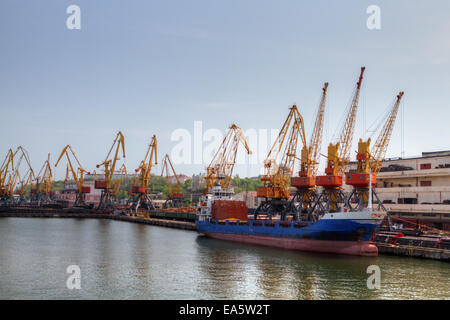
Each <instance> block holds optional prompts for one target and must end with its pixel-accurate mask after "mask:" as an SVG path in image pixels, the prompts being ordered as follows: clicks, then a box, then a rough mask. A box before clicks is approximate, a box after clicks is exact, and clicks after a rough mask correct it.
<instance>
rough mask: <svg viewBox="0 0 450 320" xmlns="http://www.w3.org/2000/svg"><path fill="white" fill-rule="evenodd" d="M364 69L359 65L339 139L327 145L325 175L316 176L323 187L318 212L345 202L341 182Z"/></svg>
mask: <svg viewBox="0 0 450 320" xmlns="http://www.w3.org/2000/svg"><path fill="white" fill-rule="evenodd" d="M364 71H365V67H361V72H360V74H359V79H358V82H357V83H356V89H355V92H354V94H353V98H352V102H351V105H350V107H349V109H348V112H347V116H346V119H345V122H344V125H343V127H342V130H341V132H340V136H339V140H338V142H337V143H335V144H333V143H330V144H329V146H328V156H327V167H326V168H325V174H326V175H324V176H317V177H316V185H317V186H321V187H323V190H322V192H321V194H320V196H319V199H318V200H317V205H318V206H319V211H320V212H335V211H339V210H340V209H341V207H342V206H343V205H344V204H345V194H344V192H343V191H342V184H343V178H344V172H345V169H346V167H347V164H348V163H349V161H350V149H351V145H352V140H353V134H354V130H355V122H356V114H357V111H358V103H359V94H360V91H361V85H362V80H363V76H364Z"/></svg>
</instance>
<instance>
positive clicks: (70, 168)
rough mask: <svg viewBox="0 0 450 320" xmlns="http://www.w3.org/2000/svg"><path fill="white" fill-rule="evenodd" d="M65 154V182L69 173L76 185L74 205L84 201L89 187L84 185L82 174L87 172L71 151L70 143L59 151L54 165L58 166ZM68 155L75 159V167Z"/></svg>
mask: <svg viewBox="0 0 450 320" xmlns="http://www.w3.org/2000/svg"><path fill="white" fill-rule="evenodd" d="M64 155H65V156H66V159H67V169H66V178H65V180H64V181H65V183H67V181H68V179H69V173H70V174H71V175H72V179H73V181H74V182H75V185H76V186H77V198H76V200H75V205H76V206H77V205H81V204H84V202H85V196H84V194H85V193H89V192H90V191H91V190H90V187H84V186H83V183H84V174H85V173H88V172H87V171H86V170H85V169H83V167H82V165H81V163H80V161H79V160H78V158H77V156H76V154H75V152H74V151H73V149H72V147H71V146H70V145H67V146H65V147H64V148H63V150H62V151H61V154H60V155H59V158H58V160H57V161H56V163H55V167H57V166H58V163H59V162H60V161H61V159H62V158H63V156H64ZM70 155H72V157H73V158H74V159H75V163H76V164H77V165H78V167H77V168H76V169H75V167H74V164H73V162H72V161H71V160H70Z"/></svg>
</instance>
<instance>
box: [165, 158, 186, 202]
mask: <svg viewBox="0 0 450 320" xmlns="http://www.w3.org/2000/svg"><path fill="white" fill-rule="evenodd" d="M170 169H171V170H172V174H173V177H174V178H175V181H176V183H175V185H174V186H172V181H171V179H170V175H169V171H170ZM164 172H165V173H166V180H167V201H166V202H165V203H164V207H173V208H179V207H182V206H183V200H184V194H183V192H182V191H181V187H180V179H179V178H178V176H177V173H176V172H175V169H174V167H173V165H172V161H170V158H169V155H168V154H166V155H165V156H164V159H163V162H162V167H161V177H162V176H163V175H164Z"/></svg>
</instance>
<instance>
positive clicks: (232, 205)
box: [211, 200, 248, 221]
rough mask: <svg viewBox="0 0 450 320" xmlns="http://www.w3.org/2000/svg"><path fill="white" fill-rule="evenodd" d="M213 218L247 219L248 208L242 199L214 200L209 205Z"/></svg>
mask: <svg viewBox="0 0 450 320" xmlns="http://www.w3.org/2000/svg"><path fill="white" fill-rule="evenodd" d="M211 214H212V218H213V219H219V220H226V219H238V220H245V221H246V220H247V219H248V208H247V206H246V204H245V202H244V201H234V200H216V201H214V202H213V204H212V206H211Z"/></svg>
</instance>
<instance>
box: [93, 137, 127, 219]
mask: <svg viewBox="0 0 450 320" xmlns="http://www.w3.org/2000/svg"><path fill="white" fill-rule="evenodd" d="M114 147H115V151H114V153H113V156H112V157H111V152H112V151H113V149H114ZM120 150H122V157H123V158H125V138H124V136H123V134H122V132H120V131H119V132H118V133H117V135H116V138H115V139H114V141H113V144H112V146H111V148H110V149H109V152H108V154H107V155H106V158H105V160H104V161H103V162H102V163H100V164H98V165H97V166H96V167H97V168H100V167H103V168H104V169H103V170H104V179H103V180H95V184H94V187H95V189H100V190H102V194H101V196H100V203H99V205H98V207H97V210H105V209H108V208H111V207H112V205H113V204H114V203H115V202H116V201H117V197H116V196H115V195H114V188H113V178H114V173H115V171H114V170H115V168H116V165H117V161H118V160H120V158H119V151H120Z"/></svg>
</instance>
